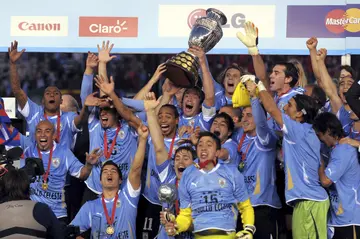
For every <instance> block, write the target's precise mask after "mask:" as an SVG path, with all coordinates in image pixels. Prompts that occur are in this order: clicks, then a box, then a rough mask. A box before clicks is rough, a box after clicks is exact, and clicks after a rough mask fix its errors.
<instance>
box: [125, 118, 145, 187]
mask: <svg viewBox="0 0 360 239" xmlns="http://www.w3.org/2000/svg"><path fill="white" fill-rule="evenodd" d="M137 133H138V135H139V144H138V148H137V151H136V153H135V157H134V161H133V163H132V165H131V168H130V172H129V176H128V179H129V182H130V184H131V186H132V188H133V189H134V190H138V189H139V188H140V185H141V179H140V178H141V170H142V167H143V163H144V158H145V149H146V141H147V138H148V135H149V131H148V128H146V126H145V125H142V124H141V125H140V126H139V127H138V129H137Z"/></svg>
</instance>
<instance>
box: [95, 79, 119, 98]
mask: <svg viewBox="0 0 360 239" xmlns="http://www.w3.org/2000/svg"><path fill="white" fill-rule="evenodd" d="M94 80H95V85H96V87H98V88H99V89H100V90H101V91H102V92H104V93H105V94H106V95H108V96H110V94H111V93H114V89H115V83H114V79H113V77H112V76H110V81H108V80H107V79H106V78H105V77H104V76H102V75H101V76H99V75H97V76H96V77H95V78H94Z"/></svg>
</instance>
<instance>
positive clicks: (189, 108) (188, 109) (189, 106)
mask: <svg viewBox="0 0 360 239" xmlns="http://www.w3.org/2000/svg"><path fill="white" fill-rule="evenodd" d="M193 108H194V105H193V104H192V103H191V102H187V103H186V104H185V108H184V111H185V112H186V113H191V112H192V110H193Z"/></svg>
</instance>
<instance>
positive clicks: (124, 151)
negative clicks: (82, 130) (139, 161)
mask: <svg viewBox="0 0 360 239" xmlns="http://www.w3.org/2000/svg"><path fill="white" fill-rule="evenodd" d="M94 110H95V109H94ZM119 123H120V126H121V129H120V131H119V133H118V134H117V136H116V143H115V146H114V149H113V150H112V152H111V156H110V158H109V159H106V158H105V156H104V153H105V151H108V150H109V149H110V147H111V143H112V141H113V140H114V137H115V134H116V129H117V128H111V129H106V135H107V140H108V142H107V145H108V149H104V132H105V130H104V128H103V127H101V123H100V121H99V119H98V118H97V117H95V116H94V115H93V114H92V115H91V117H89V138H90V149H89V150H90V152H91V151H92V150H93V149H96V148H100V149H101V151H102V152H103V155H102V156H101V157H100V159H99V163H98V164H97V165H94V167H93V169H92V172H91V174H90V176H89V178H88V179H87V180H86V181H85V183H86V185H87V187H88V188H89V189H90V190H91V191H93V192H94V193H97V194H101V193H102V187H101V184H100V170H101V166H102V164H103V163H104V162H105V161H106V160H112V161H113V162H114V163H116V164H117V165H118V166H119V168H120V170H121V173H122V179H123V182H125V181H126V179H127V175H128V173H129V170H130V166H131V163H132V161H133V159H134V157H135V153H136V150H137V135H136V132H135V131H134V130H133V129H132V128H131V127H130V126H129V125H128V124H127V122H126V121H124V120H122V121H121V122H119Z"/></svg>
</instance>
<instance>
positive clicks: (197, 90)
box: [181, 86, 205, 105]
mask: <svg viewBox="0 0 360 239" xmlns="http://www.w3.org/2000/svg"><path fill="white" fill-rule="evenodd" d="M189 93H195V94H196V95H197V96H199V98H200V105H201V104H202V103H203V101H204V99H205V94H204V92H203V91H202V90H201V89H200V88H199V87H197V86H195V87H192V88H188V89H186V90H185V91H184V94H183V95H182V99H181V102H184V97H185V95H186V94H189Z"/></svg>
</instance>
